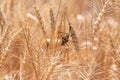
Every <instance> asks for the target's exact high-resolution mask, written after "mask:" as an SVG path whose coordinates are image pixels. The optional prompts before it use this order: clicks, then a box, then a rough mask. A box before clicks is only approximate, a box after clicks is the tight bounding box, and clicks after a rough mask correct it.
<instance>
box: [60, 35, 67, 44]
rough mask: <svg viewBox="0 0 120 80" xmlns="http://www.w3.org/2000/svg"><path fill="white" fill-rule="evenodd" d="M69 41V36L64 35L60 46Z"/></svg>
mask: <svg viewBox="0 0 120 80" xmlns="http://www.w3.org/2000/svg"><path fill="white" fill-rule="evenodd" d="M68 41H69V34H68V33H66V34H65V35H63V36H62V43H61V45H65V44H66V43H67V42H68Z"/></svg>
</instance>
